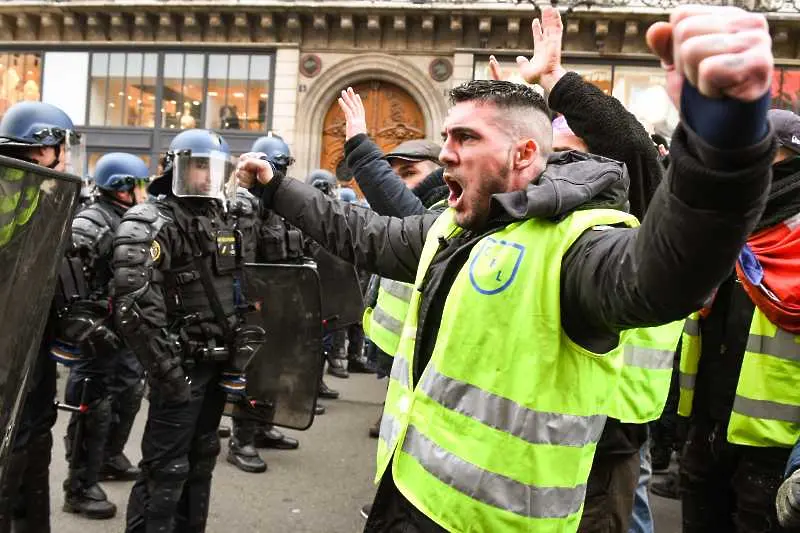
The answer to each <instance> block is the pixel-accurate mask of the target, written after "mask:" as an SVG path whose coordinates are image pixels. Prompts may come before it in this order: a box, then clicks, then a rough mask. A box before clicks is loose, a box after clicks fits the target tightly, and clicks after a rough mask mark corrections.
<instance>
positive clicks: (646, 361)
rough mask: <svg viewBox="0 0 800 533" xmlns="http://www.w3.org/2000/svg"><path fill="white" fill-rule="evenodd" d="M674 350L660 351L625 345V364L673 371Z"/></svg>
mask: <svg viewBox="0 0 800 533" xmlns="http://www.w3.org/2000/svg"><path fill="white" fill-rule="evenodd" d="M674 359H675V351H674V350H658V349H656V348H645V347H644V346H632V345H630V344H626V345H625V364H626V365H628V366H635V367H638V368H647V369H651V370H667V369H670V370H671V369H672V362H673V360H674Z"/></svg>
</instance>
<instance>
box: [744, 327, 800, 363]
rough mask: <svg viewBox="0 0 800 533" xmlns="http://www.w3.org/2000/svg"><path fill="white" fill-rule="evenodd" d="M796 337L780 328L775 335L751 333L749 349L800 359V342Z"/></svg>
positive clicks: (748, 339)
mask: <svg viewBox="0 0 800 533" xmlns="http://www.w3.org/2000/svg"><path fill="white" fill-rule="evenodd" d="M794 339H795V337H794V335H792V334H791V333H789V332H788V331H785V330H782V329H780V328H778V331H777V333H776V334H775V336H774V337H767V336H765V335H750V336H749V337H748V338H747V351H748V352H754V353H763V354H767V355H772V356H774V357H779V358H780V359H788V360H789V361H800V344H798V343H797V342H795V340H794Z"/></svg>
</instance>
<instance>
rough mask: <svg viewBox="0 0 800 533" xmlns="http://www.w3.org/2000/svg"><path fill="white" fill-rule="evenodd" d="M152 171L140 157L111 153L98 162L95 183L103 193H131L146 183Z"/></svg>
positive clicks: (95, 170) (95, 168) (123, 153)
mask: <svg viewBox="0 0 800 533" xmlns="http://www.w3.org/2000/svg"><path fill="white" fill-rule="evenodd" d="M149 175H150V171H149V170H148V168H147V165H145V164H144V161H142V159H141V158H140V157H137V156H135V155H133V154H126V153H125V152H111V153H108V154H106V155H104V156H103V157H101V158H100V159H98V160H97V165H96V166H95V167H94V176H93V177H94V182H95V184H96V185H97V188H98V189H100V190H102V191H130V190H132V189H133V188H134V187H135V186H137V185H139V184H140V183H141V182H146V181H147V178H148V176H149Z"/></svg>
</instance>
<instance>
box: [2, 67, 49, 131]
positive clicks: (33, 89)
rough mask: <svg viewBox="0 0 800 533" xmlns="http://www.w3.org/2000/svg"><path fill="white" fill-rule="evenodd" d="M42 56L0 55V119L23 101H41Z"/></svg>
mask: <svg viewBox="0 0 800 533" xmlns="http://www.w3.org/2000/svg"><path fill="white" fill-rule="evenodd" d="M41 87H42V56H41V54H36V53H26V52H15V53H5V52H3V53H0V117H2V116H3V115H4V114H5V112H6V111H7V110H8V108H9V107H11V106H12V105H14V104H16V103H17V102H22V101H25V100H41V98H42V95H41Z"/></svg>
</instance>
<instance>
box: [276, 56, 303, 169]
mask: <svg viewBox="0 0 800 533" xmlns="http://www.w3.org/2000/svg"><path fill="white" fill-rule="evenodd" d="M299 67H300V49H299V48H294V47H293V48H278V49H277V51H276V52H275V79H274V80H273V81H272V83H273V86H274V88H275V89H274V91H273V95H272V131H273V132H274V133H275V134H277V135H280V136H281V137H283V139H284V140H285V141H286V142H287V143H288V144H289V147H290V148H291V149H292V155H293V156H294V157H295V158H296V159H298V161H299V160H300V157H299V155H300V154H296V153H295V151H296V146H297V144H298V143H297V142H296V138H295V118H296V112H297V76H298V72H299ZM298 171H301V172H303V174H302V175H300V174H298ZM289 174H291V175H292V176H293V177H297V178H304V177H305V169H299V168H297V167H296V166H295V167H293V168H292V169H290V172H289Z"/></svg>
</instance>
